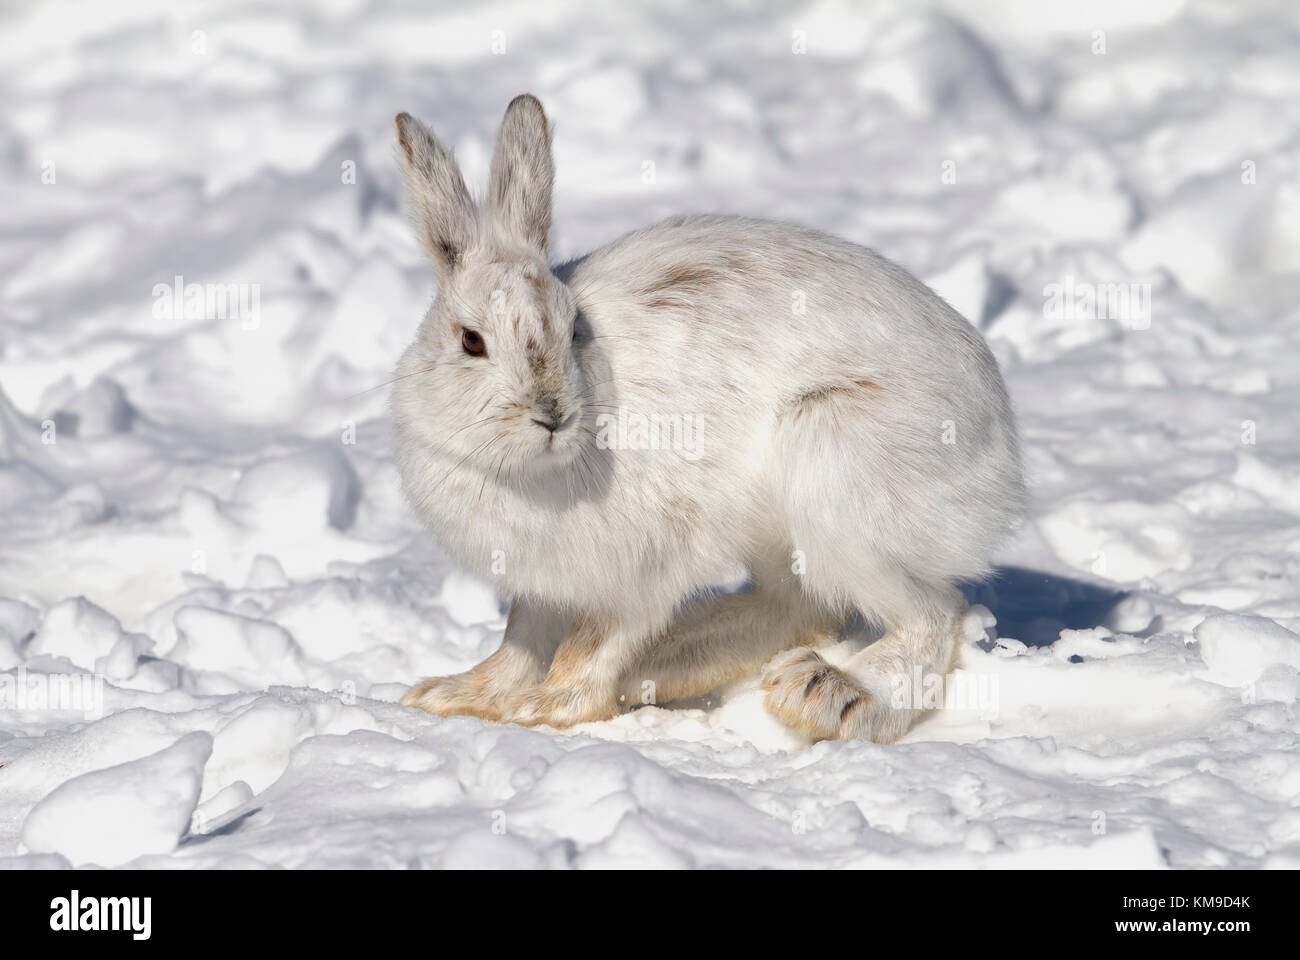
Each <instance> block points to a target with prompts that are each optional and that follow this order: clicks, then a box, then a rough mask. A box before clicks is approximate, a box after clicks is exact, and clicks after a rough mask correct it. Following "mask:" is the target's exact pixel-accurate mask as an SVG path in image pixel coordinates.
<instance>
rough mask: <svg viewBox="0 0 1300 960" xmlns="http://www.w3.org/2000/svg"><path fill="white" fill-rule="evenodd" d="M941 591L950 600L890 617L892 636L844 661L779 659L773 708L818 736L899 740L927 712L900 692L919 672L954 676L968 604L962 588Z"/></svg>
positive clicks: (770, 679)
mask: <svg viewBox="0 0 1300 960" xmlns="http://www.w3.org/2000/svg"><path fill="white" fill-rule="evenodd" d="M936 593H937V595H938V596H939V597H944V598H946V600H947V602H946V604H941V605H939V606H937V607H930V606H929V605H926V606H925V607H923V608H922V609H918V610H915V611H913V612H911V613H910V614H908V615H905V616H903V617H900V618H888V619H887V621H886V632H885V635H884V636H882V637H881V638H880V639H879V640H877V641H875V642H874V643H872V644H871V645H870V646H868V647H866V648H865V649H864V650H862V651H860V652H859V653H857V654H855V655H854V656H853V658H852V659H850V660H849V662H848V663H846V664H845V665H844V666H843V667H842V668H840V667H834V666H831V665H830V664H829V663H827V662H826V661H825V660H824V659H822V657H821V656H820V655H818V654H817V653H816V652H815V651H812V650H794V651H790V652H789V653H786V654H782V655H780V656H778V657H776V658H775V659H773V661H772V662H771V663H770V664H769V665H768V668H767V670H766V672H765V673H764V676H763V687H764V689H766V690H767V691H768V693H767V701H766V703H767V707H768V709H769V710H771V711H772V712H773V713H774V714H776V716H777V717H778V718H779V719H781V720H782V721H783V722H784V723H785V724H786V725H788V726H790V727H793V728H795V729H796V730H799V731H800V732H801V733H804V734H806V735H807V736H809V737H812V738H813V739H815V740H873V741H875V742H876V743H892V742H893V741H895V740H897V739H898V738H899V737H901V736H902V735H903V734H904V733H906V732H907V731H908V729H909V728H910V727H911V725H912V724H913V723H914V722H915V721H916V719H917V718H918V717H919V716H920V713H921V709H920V706H921V705H920V704H913V703H912V702H911V698H910V696H909V697H903V698H901V699H900V698H899V693H900V691H901V692H904V693H907V692H910V691H911V690H912V689H913V686H914V684H915V682H916V677H917V674H918V673H919V674H920V676H921V677H922V678H923V680H924V681H925V682H929V678H931V677H934V676H936V675H938V676H946V675H947V674H948V673H949V672H950V671H951V669H952V666H953V661H954V659H955V658H956V654H957V644H958V638H959V636H960V630H961V620H962V612H963V610H964V607H965V603H964V601H963V600H962V598H961V595H960V594H959V593H957V592H956V591H955V590H953V591H952V594H949V593H948V592H947V591H936ZM868 609H870V608H868Z"/></svg>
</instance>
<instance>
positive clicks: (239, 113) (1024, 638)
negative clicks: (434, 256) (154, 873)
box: [0, 0, 1300, 868]
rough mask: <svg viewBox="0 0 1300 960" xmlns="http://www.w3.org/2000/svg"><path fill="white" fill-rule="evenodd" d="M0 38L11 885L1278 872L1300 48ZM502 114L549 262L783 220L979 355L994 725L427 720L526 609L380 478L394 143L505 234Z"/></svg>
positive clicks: (826, 29)
mask: <svg viewBox="0 0 1300 960" xmlns="http://www.w3.org/2000/svg"><path fill="white" fill-rule="evenodd" d="M2 16H3V18H4V21H3V23H0V37H3V41H0V44H2V46H0V51H2V52H0V81H2V82H0V89H3V90H4V91H5V97H4V103H5V107H6V109H5V110H4V111H0V167H2V168H3V174H4V175H3V176H0V208H2V209H3V210H4V211H5V216H4V218H3V223H0V865H5V866H37V865H40V866H50V865H67V864H91V863H94V864H100V865H122V864H130V865H134V866H145V867H151V866H166V867H189V868H202V867H241V866H285V867H306V866H321V867H407V866H537V867H560V866H629V865H644V866H662V867H707V866H891V867H894V866H961V867H965V866H1002V867H1010V866H1089V867H1105V866H1121V867H1167V866H1172V867H1222V866H1249V867H1255V866H1291V867H1294V866H1297V865H1300V742H1298V740H1300V736H1298V725H1297V713H1296V696H1297V687H1298V686H1300V684H1298V678H1300V636H1298V635H1300V559H1297V548H1298V547H1300V423H1297V422H1296V418H1295V411H1296V409H1297V408H1298V407H1300V371H1298V369H1297V366H1296V363H1295V349H1296V344H1297V342H1300V340H1298V338H1300V310H1298V309H1297V307H1296V303H1297V302H1300V296H1297V295H1298V294H1300V216H1297V215H1296V214H1297V211H1298V209H1300V208H1298V206H1297V204H1298V203H1300V164H1297V162H1296V159H1295V143H1296V138H1297V137H1298V136H1300V99H1298V98H1297V96H1296V94H1297V92H1300V56H1297V50H1296V41H1295V39H1294V37H1295V36H1296V35H1297V33H1296V30H1297V28H1298V27H1300V22H1298V21H1300V18H1297V15H1296V13H1295V11H1294V10H1291V9H1289V8H1288V7H1287V5H1285V4H1232V5H1223V4H1215V3H1208V2H1177V0H1168V2H1164V0H1161V2H1144V3H1134V2H1131V0H1125V2H1122V3H1121V2H1107V3H1101V4H1098V3H1093V4H1090V5H1086V6H1080V7H1077V8H1074V9H1065V8H1062V7H1060V6H1059V5H1055V4H1039V3H1033V2H1030V0H988V2H984V3H979V4H968V3H962V4H956V3H952V4H950V5H947V6H946V7H945V6H942V5H936V6H932V7H922V6H921V5H918V4H912V3H903V2H881V3H875V4H870V5H863V4H850V3H847V2H839V0H816V2H805V3H801V4H767V3H763V2H756V0H753V2H742V0H735V2H731V3H727V4H719V5H712V4H710V5H691V4H685V3H678V4H668V5H664V4H656V5H654V6H653V7H651V6H649V5H647V6H644V7H642V6H638V5H633V4H617V5H610V6H602V7H599V8H595V9H587V8H583V7H580V6H579V5H578V4H576V3H571V2H568V0H550V2H548V3H546V4H526V3H521V2H492V3H485V4H479V3H473V4H471V3H468V2H465V3H460V2H448V3H442V4H439V5H437V7H436V9H432V8H431V9H417V8H414V7H411V6H409V5H406V4H402V3H398V2H384V0H379V2H374V3H367V4H361V3H357V2H350V0H346V2H345V0H336V2H331V3H319V4H312V5H311V7H310V12H308V10H307V8H306V7H305V6H303V5H301V4H292V3H288V2H282V3H257V4H253V3H239V2H237V3H216V2H194V3H189V4H185V5H183V6H178V5H176V4H174V3H168V2H166V0H138V2H131V3H118V4H94V3H78V4H72V3H69V4H63V3H49V4H33V5H19V6H16V7H10V8H8V9H6V11H5V12H4V14H3V15H2ZM1099 31H1100V32H1101V33H1102V35H1103V38H1102V40H1103V43H1104V52H1098V50H1097V45H1098V32H1099ZM800 46H802V48H803V49H804V50H805V52H803V53H796V52H794V51H795V50H796V49H797V48H799V47H800ZM524 90H529V91H531V92H533V93H536V94H537V95H539V96H540V97H541V99H542V100H543V102H544V103H545V104H546V107H547V109H548V111H549V112H550V114H551V116H552V118H553V119H554V121H555V126H556V134H555V151H556V158H557V165H558V183H557V191H556V231H555V240H554V244H555V247H556V250H555V253H556V255H557V256H558V257H568V256H571V255H574V254H578V253H581V252H584V251H585V250H587V249H590V248H591V247H593V246H595V245H598V244H600V243H602V242H604V241H606V240H609V239H611V238H613V237H615V236H617V235H618V234H620V233H621V232H623V231H625V230H628V229H631V228H634V227H636V226H640V225H644V224H645V223H647V222H650V221H651V220H653V219H655V218H658V217H661V216H665V215H668V214H671V213H681V212H697V211H709V210H713V211H725V212H736V213H749V214H757V215H763V216H768V217H774V218H784V219H791V220H795V221H799V222H803V223H806V224H809V225H812V226H816V227H819V228H822V229H825V230H828V231H830V232H833V233H837V234H840V235H843V236H846V237H849V238H850V239H853V240H856V241H859V242H862V243H866V244H868V245H871V246H873V247H875V248H877V249H878V250H880V251H881V252H883V253H884V254H885V255H887V256H890V257H891V258H894V259H896V260H898V261H899V262H901V263H903V264H904V265H906V266H907V267H909V268H910V269H911V270H913V271H914V272H915V273H917V274H918V275H919V276H921V277H922V278H923V279H925V280H927V281H928V282H931V283H932V284H933V285H934V286H935V288H936V289H937V290H939V291H940V293H941V294H942V295H943V296H945V297H946V298H948V299H949V301H950V302H952V303H953V304H954V305H955V306H957V307H958V309H960V310H961V311H963V313H965V314H966V315H967V316H968V317H969V318H970V319H971V320H972V322H974V323H976V324H977V325H978V326H979V327H980V328H981V330H982V331H983V332H984V333H985V335H986V337H987V338H988V339H989V341H990V343H991V345H992V347H993V349H994V351H995V352H996V354H997V356H998V357H999V359H1000V361H1001V363H1002V364H1003V368H1004V371H1005V373H1006V377H1007V380H1008V384H1009V386H1010V389H1011V392H1012V394H1013V398H1014V401H1015V403H1016V406H1017V409H1018V413H1019V417H1020V420H1021V424H1022V432H1023V436H1024V443H1025V450H1026V459H1027V464H1028V469H1029V475H1030V483H1031V488H1032V491H1033V497H1034V500H1033V505H1032V508H1031V511H1030V516H1029V518H1028V519H1027V521H1026V523H1025V525H1024V527H1023V528H1022V530H1021V531H1020V532H1019V534H1018V535H1017V537H1016V539H1015V540H1014V541H1013V542H1011V543H1009V544H1008V545H1007V546H1006V547H1005V548H1004V549H1003V550H1002V552H1001V553H1000V554H999V555H998V557H997V558H996V559H997V562H998V565H999V574H998V576H997V578H996V579H994V580H993V581H991V582H990V583H987V584H984V585H982V586H978V587H974V586H973V587H972V588H971V590H970V595H971V599H972V601H973V603H974V606H973V607H972V610H971V614H970V616H969V617H968V620H967V624H966V639H967V642H966V645H965V648H964V651H963V658H964V662H963V668H964V670H965V671H966V673H965V674H964V676H966V677H967V678H968V679H970V680H972V681H973V682H974V686H973V688H972V689H973V690H974V691H975V693H976V694H980V695H979V696H976V697H974V698H973V699H970V700H966V701H961V702H954V703H951V704H950V705H949V707H948V708H947V709H942V710H938V711H935V712H934V713H933V715H932V716H931V717H930V718H929V719H928V720H927V721H926V722H924V723H922V724H921V725H919V726H918V727H917V728H916V729H914V730H913V731H912V732H911V733H910V734H909V735H908V736H907V737H906V738H905V739H904V741H903V742H901V743H899V744H896V745H893V746H889V747H881V746H877V745H875V744H871V743H860V742H846V743H841V742H836V743H819V744H815V745H810V744H807V743H804V742H801V741H800V740H799V739H798V738H797V737H796V736H795V735H794V734H792V733H790V732H789V731H788V730H786V729H784V728H783V727H782V726H781V725H780V724H779V723H777V722H776V721H775V720H774V719H773V718H772V717H770V716H769V715H767V714H766V713H765V712H764V711H763V709H762V705H761V692H760V691H759V690H758V688H757V678H755V679H754V681H752V682H747V683H742V684H737V685H736V686H734V687H733V688H730V689H726V690H721V691H717V692H716V693H715V694H714V695H712V696H710V697H708V698H704V699H703V700H701V701H699V702H692V703H689V704H680V705H670V706H669V707H661V706H651V707H645V708H642V709H639V710H636V711H634V712H631V713H628V714H625V715H623V716H621V717H619V718H617V719H615V720H613V721H611V722H608V723H597V724H589V725H586V726H583V727H580V728H578V729H575V730H572V731H568V732H564V733H559V732H555V731H550V730H545V729H534V730H529V729H522V728H515V727H504V726H499V725H492V724H485V723H483V722H481V721H479V720H475V719H470V718H451V719H440V718H436V717H430V716H427V715H424V714H422V713H419V712H417V711H414V710H410V709H406V708H403V707H401V706H399V705H398V704H397V700H398V699H399V698H400V696H401V694H402V693H403V692H404V689H405V687H406V685H408V684H409V683H411V682H412V681H413V680H415V679H416V678H418V677H420V676H423V675H432V674H439V673H447V672H452V671H456V670H460V669H464V668H466V667H468V666H470V665H472V664H473V663H475V662H477V661H478V660H480V659H482V658H483V657H484V656H486V655H487V654H489V653H490V652H491V651H492V650H493V649H494V648H495V646H496V644H497V643H498V642H499V639H500V635H501V631H502V629H503V626H504V610H503V609H502V607H501V605H500V604H499V602H498V601H497V599H496V597H495V596H494V595H493V594H492V591H491V588H490V586H489V585H487V584H483V583H479V582H477V581H475V580H474V579H472V578H470V577H468V576H467V575H465V574H464V573H463V572H460V571H457V570H455V569H454V568H452V567H451V565H450V564H449V563H448V562H447V560H446V558H445V557H444V556H443V555H442V554H441V552H440V551H439V550H438V548H437V546H436V545H435V544H432V543H431V542H430V541H429V539H428V538H427V536H425V535H424V534H423V533H422V532H421V531H420V529H419V528H418V526H417V524H416V523H415V521H414V519H413V517H412V515H411V512H410V511H409V510H408V509H407V507H406V506H405V504H404V503H403V502H402V498H401V495H400V491H399V489H398V485H397V480H396V475H395V472H394V469H393V465H392V450H391V441H390V435H389V424H388V420H387V416H386V409H385V404H386V394H387V387H386V384H387V381H388V380H389V378H390V377H391V375H392V374H391V371H392V367H393V365H394V363H395V361H396V358H397V355H398V353H399V352H400V350H401V349H402V347H403V346H404V345H405V343H406V342H407V340H408V339H409V337H410V335H411V333H412V331H413V330H414V327H415V325H416V323H417V322H418V320H419V318H420V315H421V313H422V311H423V309H424V308H425V306H426V305H427V303H428V302H429V299H430V297H431V296H432V294H433V278H432V273H431V271H430V269H429V268H428V266H427V265H426V264H425V263H424V262H423V260H422V257H421V254H420V251H419V249H418V247H417V246H416V244H415V242H414V240H413V239H412V238H411V236H410V232H409V228H408V225H407V223H406V220H405V217H404V214H403V213H402V209H401V206H400V201H399V197H400V194H399V190H398V186H399V184H398V179H397V172H396V165H395V162H394V159H393V146H392V128H391V122H392V116H393V115H394V114H395V113H397V112H398V111H399V110H409V111H411V112H412V113H414V114H416V115H418V116H420V117H421V118H423V119H425V120H427V121H428V122H430V123H431V124H432V125H433V126H434V128H435V129H436V130H438V131H439V132H440V133H441V134H442V135H444V136H445V137H446V138H447V139H448V141H449V142H450V143H452V144H453V145H454V146H455V148H456V151H457V155H458V157H459V158H460V160H461V162H462V165H463V166H464V169H465V171H466V175H467V178H468V179H469V180H470V182H471V183H474V184H476V185H478V186H479V187H480V188H481V186H482V184H483V182H484V178H485V175H486V169H487V165H488V160H489V151H490V145H491V138H492V136H493V133H494V130H495V125H496V123H497V122H498V120H499V118H500V115H501V112H502V110H503V109H504V106H505V104H506V103H507V102H508V101H509V99H510V98H511V97H512V96H514V95H515V94H517V93H519V92H521V91H524ZM51 179H52V182H48V181H51ZM191 284H194V285H198V286H197V287H196V288H195V289H196V290H197V299H192V298H191V297H190V296H189V293H188V292H187V287H188V285H191ZM1108 284H1114V285H1119V286H1120V287H1122V290H1121V291H1120V293H1122V294H1123V295H1124V296H1127V297H1130V299H1128V300H1119V301H1115V302H1117V303H1118V304H1119V305H1120V307H1121V309H1118V310H1110V309H1108V308H1107V306H1106V305H1107V303H1108V301H1107V295H1108V294H1107V287H1106V286H1105V285H1108ZM178 289H179V291H180V294H179V296H178V295H177V290H178ZM1112 292H1113V291H1112ZM1144 304H1145V308H1144V306H1143V305H1144ZM860 643H861V638H860V637H856V636H851V637H849V638H846V639H845V641H844V642H843V643H841V644H839V645H838V646H837V647H836V648H833V649H832V650H830V651H828V653H827V656H828V659H830V660H831V661H832V662H842V661H843V659H845V658H847V657H848V656H849V655H851V653H852V652H853V650H854V649H855V648H856V646H857V645H858V644H860Z"/></svg>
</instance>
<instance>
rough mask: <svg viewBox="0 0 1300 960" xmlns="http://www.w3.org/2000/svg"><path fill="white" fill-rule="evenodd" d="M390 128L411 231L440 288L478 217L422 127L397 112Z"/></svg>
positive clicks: (444, 154) (448, 160) (445, 155)
mask: <svg viewBox="0 0 1300 960" xmlns="http://www.w3.org/2000/svg"><path fill="white" fill-rule="evenodd" d="M394 123H396V125H397V142H398V144H399V145H400V146H401V148H402V166H403V168H404V169H405V171H406V187H407V190H408V191H409V192H410V195H411V212H412V214H413V215H414V217H415V225H416V232H417V233H418V234H419V237H420V242H421V243H423V244H424V246H425V249H427V250H428V251H429V256H430V257H431V258H432V259H433V265H434V268H435V269H436V270H437V272H438V280H439V283H441V282H442V281H443V280H444V279H445V278H446V277H447V275H448V274H450V272H451V271H452V269H453V268H455V266H456V264H457V263H459V262H460V259H461V257H462V256H464V254H465V251H466V250H467V249H468V248H469V247H470V246H471V245H472V244H473V243H474V240H475V237H476V236H477V232H478V230H477V225H476V221H477V217H478V214H477V211H476V210H475V209H474V202H473V201H472V200H471V199H470V196H469V191H468V190H466V189H465V181H464V180H463V179H462V178H461V175H460V169H459V168H458V167H457V166H456V161H455V160H453V159H452V156H451V152H450V151H448V150H447V148H446V147H444V146H443V145H442V144H441V143H439V142H438V141H437V140H436V139H435V138H434V136H433V134H432V133H430V132H429V129H428V127H426V126H425V125H424V124H422V123H421V122H420V121H419V120H416V119H415V118H414V117H413V116H411V115H410V114H409V113H399V114H398V115H397V118H396V120H395V121H394Z"/></svg>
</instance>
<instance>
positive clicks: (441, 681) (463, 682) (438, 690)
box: [402, 674, 503, 720]
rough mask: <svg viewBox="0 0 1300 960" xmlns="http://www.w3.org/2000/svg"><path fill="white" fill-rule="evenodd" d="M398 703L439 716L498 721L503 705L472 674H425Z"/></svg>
mask: <svg viewBox="0 0 1300 960" xmlns="http://www.w3.org/2000/svg"><path fill="white" fill-rule="evenodd" d="M402 705H403V706H406V707H419V708H420V709H421V710H423V711H425V712H426V713H436V714H437V715H438V716H440V717H480V718H482V719H484V720H500V719H501V714H502V707H503V704H501V703H500V701H499V700H498V698H496V697H494V696H492V695H491V694H490V692H489V691H488V689H487V685H486V684H484V683H481V682H478V681H477V680H476V679H474V678H473V677H472V676H471V677H467V676H466V675H464V674H459V675H457V676H452V677H428V678H426V679H424V680H421V681H420V682H419V683H417V684H416V685H415V686H413V687H412V688H411V689H410V690H409V691H407V694H406V696H404V697H403V698H402Z"/></svg>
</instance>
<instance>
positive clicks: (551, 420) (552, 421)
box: [533, 416, 560, 433]
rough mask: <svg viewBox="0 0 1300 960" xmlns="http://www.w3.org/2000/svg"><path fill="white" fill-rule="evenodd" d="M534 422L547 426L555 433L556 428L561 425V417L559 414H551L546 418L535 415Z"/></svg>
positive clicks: (540, 425)
mask: <svg viewBox="0 0 1300 960" xmlns="http://www.w3.org/2000/svg"><path fill="white" fill-rule="evenodd" d="M533 423H535V424H537V425H538V426H539V427H545V428H546V429H547V430H549V431H551V433H554V432H555V428H556V427H558V426H559V425H560V418H559V417H557V416H550V417H548V418H547V419H545V420H538V419H537V418H536V417H533Z"/></svg>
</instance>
